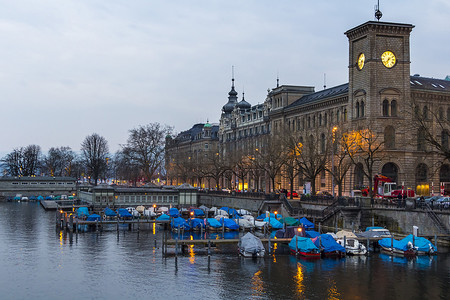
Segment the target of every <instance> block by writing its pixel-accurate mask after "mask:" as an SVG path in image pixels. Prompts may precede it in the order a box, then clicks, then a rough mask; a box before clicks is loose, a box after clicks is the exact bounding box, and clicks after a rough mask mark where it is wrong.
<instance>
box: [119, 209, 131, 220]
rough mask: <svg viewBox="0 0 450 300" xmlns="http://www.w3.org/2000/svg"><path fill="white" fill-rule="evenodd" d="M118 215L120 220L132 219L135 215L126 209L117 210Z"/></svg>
mask: <svg viewBox="0 0 450 300" xmlns="http://www.w3.org/2000/svg"><path fill="white" fill-rule="evenodd" d="M117 215H118V216H119V217H120V218H131V217H133V215H132V214H130V212H129V211H128V210H127V209H125V208H119V209H118V210H117Z"/></svg>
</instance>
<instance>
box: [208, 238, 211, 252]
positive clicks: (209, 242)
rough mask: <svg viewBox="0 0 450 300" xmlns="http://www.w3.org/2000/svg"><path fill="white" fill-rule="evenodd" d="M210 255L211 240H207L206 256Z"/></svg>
mask: <svg viewBox="0 0 450 300" xmlns="http://www.w3.org/2000/svg"><path fill="white" fill-rule="evenodd" d="M210 255H211V240H208V256H210Z"/></svg>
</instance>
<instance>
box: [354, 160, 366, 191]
mask: <svg viewBox="0 0 450 300" xmlns="http://www.w3.org/2000/svg"><path fill="white" fill-rule="evenodd" d="M363 184H364V169H363V164H362V163H358V164H356V166H355V188H356V189H360V188H361V187H362V185H363Z"/></svg>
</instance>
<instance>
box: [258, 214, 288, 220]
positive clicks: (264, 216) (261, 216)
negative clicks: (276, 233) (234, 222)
mask: <svg viewBox="0 0 450 300" xmlns="http://www.w3.org/2000/svg"><path fill="white" fill-rule="evenodd" d="M282 217H283V216H282V215H280V214H277V219H281V218H282ZM265 218H266V214H261V215H259V216H258V217H257V218H256V220H264V219H265ZM270 218H271V219H272V218H274V219H275V214H274V213H270Z"/></svg>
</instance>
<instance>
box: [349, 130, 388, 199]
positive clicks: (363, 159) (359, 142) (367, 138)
mask: <svg viewBox="0 0 450 300" xmlns="http://www.w3.org/2000/svg"><path fill="white" fill-rule="evenodd" d="M342 146H343V147H344V151H346V152H347V153H348V155H349V158H350V159H351V161H352V163H353V164H354V165H358V164H359V163H362V165H363V168H362V170H361V171H362V172H363V174H364V176H365V177H366V178H367V180H368V182H369V196H370V197H371V198H373V176H374V165H375V164H376V163H377V162H381V161H382V159H383V150H384V139H383V138H382V137H381V136H380V135H379V134H377V133H376V132H375V131H372V130H370V129H364V130H356V131H350V132H347V133H344V134H343V137H342Z"/></svg>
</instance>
